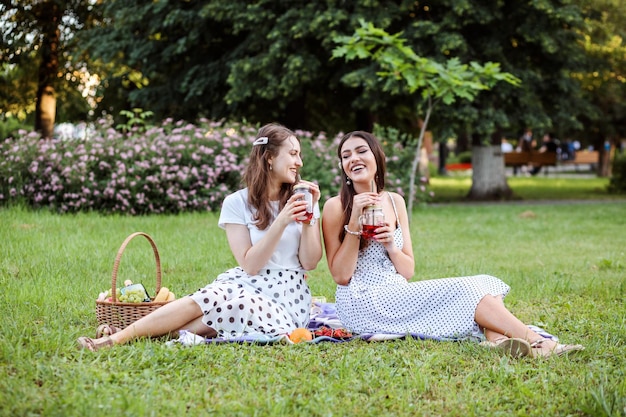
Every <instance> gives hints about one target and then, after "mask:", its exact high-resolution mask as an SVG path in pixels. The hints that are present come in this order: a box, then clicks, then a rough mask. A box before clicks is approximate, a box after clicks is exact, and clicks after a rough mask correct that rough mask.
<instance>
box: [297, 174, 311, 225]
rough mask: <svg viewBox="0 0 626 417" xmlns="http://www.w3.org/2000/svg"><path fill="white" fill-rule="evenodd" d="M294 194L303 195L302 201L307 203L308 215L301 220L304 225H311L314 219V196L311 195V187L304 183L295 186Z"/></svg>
mask: <svg viewBox="0 0 626 417" xmlns="http://www.w3.org/2000/svg"><path fill="white" fill-rule="evenodd" d="M293 193H294V194H302V195H303V196H302V198H301V199H302V200H304V201H306V203H307V204H306V214H305V215H304V216H302V217H300V219H302V220H300V221H301V222H302V223H304V224H309V223H311V219H312V218H313V194H311V190H310V189H309V186H308V185H306V184H304V183H299V184H296V185H294V186H293Z"/></svg>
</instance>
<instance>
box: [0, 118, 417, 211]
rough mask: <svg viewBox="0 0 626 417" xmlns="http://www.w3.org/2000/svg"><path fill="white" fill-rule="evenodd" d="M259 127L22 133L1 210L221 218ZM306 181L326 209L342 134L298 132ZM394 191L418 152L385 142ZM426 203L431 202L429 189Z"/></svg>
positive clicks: (404, 185)
mask: <svg viewBox="0 0 626 417" xmlns="http://www.w3.org/2000/svg"><path fill="white" fill-rule="evenodd" d="M257 129H258V126H251V125H245V124H241V123H232V122H229V123H226V122H212V121H209V120H201V121H200V122H198V123H197V124H189V123H186V122H182V121H179V122H174V121H173V120H171V119H168V120H165V121H163V122H162V123H161V124H160V125H159V126H147V127H146V126H143V127H142V128H141V129H138V128H137V129H130V130H128V131H125V132H124V133H122V132H119V131H118V130H115V129H114V128H113V127H112V121H111V120H110V119H101V120H99V121H98V122H97V123H96V124H95V126H94V129H93V130H92V131H90V135H88V136H86V137H84V138H80V139H78V140H71V139H70V140H68V139H63V138H58V139H49V140H46V139H42V138H41V137H40V136H39V135H38V134H37V133H34V132H26V131H23V130H22V131H20V132H19V134H18V135H16V137H14V138H8V139H6V140H5V141H4V142H2V143H0V203H6V202H9V201H17V200H22V201H25V202H26V203H27V204H28V205H30V206H32V207H48V208H51V209H53V210H56V211H58V212H62V213H65V212H78V211H88V210H94V211H98V212H102V213H126V214H133V215H136V214H147V213H178V212H183V211H203V210H204V211H206V210H219V208H220V206H221V203H222V200H223V199H224V197H225V196H226V195H228V194H229V193H231V192H233V191H235V190H237V189H238V188H240V187H241V173H242V172H243V170H244V168H245V166H246V163H247V158H248V154H249V152H250V146H251V143H252V141H253V139H254V137H255V135H256V132H257ZM296 133H297V135H298V136H299V137H300V138H301V141H302V148H303V149H302V154H303V158H304V161H305V163H304V168H303V171H302V176H303V178H305V179H308V180H312V181H316V182H317V183H318V184H319V185H320V188H321V190H322V204H323V202H324V201H326V200H327V199H328V198H330V197H331V196H332V195H335V194H336V193H337V190H338V188H339V184H340V180H341V179H340V177H339V172H340V170H339V167H338V165H337V161H338V160H337V157H336V146H337V143H338V142H339V140H340V138H341V136H342V134H339V135H337V136H336V137H334V138H331V139H329V138H327V137H326V134H325V133H323V132H321V133H318V134H316V135H314V134H313V133H311V132H305V131H297V132H296ZM381 140H382V141H383V146H384V148H385V151H386V153H387V156H388V163H389V169H388V172H389V177H388V184H389V186H390V189H392V190H395V191H399V192H403V191H404V190H405V189H406V190H408V182H407V181H408V175H409V172H408V168H407V167H410V165H411V160H412V152H413V150H412V149H411V148H410V147H409V148H404V147H403V146H401V145H400V144H399V143H398V142H391V141H388V140H387V139H385V138H384V137H381ZM423 195H427V193H426V190H425V189H424V193H423Z"/></svg>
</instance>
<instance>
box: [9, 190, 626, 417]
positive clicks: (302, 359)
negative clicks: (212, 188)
mask: <svg viewBox="0 0 626 417" xmlns="http://www.w3.org/2000/svg"><path fill="white" fill-rule="evenodd" d="M522 180H523V179H522V178H520V181H522ZM625 215H626V203H625V202H624V200H620V201H613V202H607V201H605V202H592V201H588V202H572V203H569V204H564V203H559V204H554V203H538V202H537V203H533V202H527V203H525V204H523V205H516V204H481V205H436V206H427V207H420V208H419V209H417V210H416V211H415V212H414V214H413V217H412V224H411V229H412V237H413V239H414V251H415V255H416V274H415V277H414V280H421V279H428V278H435V277H446V276H463V275H473V274H482V273H485V274H491V275H495V276H498V277H500V278H502V279H503V280H504V281H505V282H507V283H509V284H510V285H511V287H512V290H511V292H510V294H509V295H508V296H507V299H506V303H507V305H508V306H509V308H510V309H511V310H512V311H513V312H514V313H515V314H516V315H518V316H519V317H520V318H521V319H522V320H524V321H525V322H527V323H532V324H535V325H539V326H542V327H544V328H545V329H546V330H547V331H549V332H551V333H553V334H556V335H557V336H559V337H560V338H561V340H562V341H563V342H566V343H568V342H570V343H581V344H583V345H585V346H586V350H585V351H583V352H580V353H577V354H575V355H572V356H571V357H562V358H550V359H548V360H543V359H530V358H522V359H518V360H512V359H509V358H507V357H502V356H500V355H498V354H497V353H495V352H492V351H488V350H485V349H483V348H481V347H480V346H478V345H477V344H475V343H470V342H459V343H455V342H443V343H442V342H433V341H416V340H400V341H392V342H377V343H369V344H368V343H366V342H350V343H344V344H332V343H320V344H299V345H283V344H280V345H271V346H258V345H243V344H225V345H207V346H196V347H193V348H186V347H181V346H173V347H169V346H166V344H165V343H164V341H163V340H152V341H150V340H142V341H138V342H135V343H132V344H129V345H126V346H120V347H116V348H114V349H112V350H108V351H102V352H98V353H92V352H85V351H79V350H77V349H76V346H75V340H76V338H77V337H78V336H81V335H93V333H94V329H95V327H96V324H97V323H96V317H95V298H96V296H97V294H98V293H99V292H100V291H103V290H104V289H107V288H108V287H110V285H111V270H112V266H113V260H114V258H115V254H116V253H117V250H118V248H119V245H120V244H121V243H122V241H123V240H124V238H125V237H126V236H127V235H129V234H130V233H132V232H134V231H139V230H140V231H144V232H147V233H149V234H150V235H151V236H152V237H153V238H154V240H155V241H156V243H157V246H158V247H159V252H160V255H161V262H162V266H163V285H165V286H167V287H168V288H170V289H171V290H172V291H173V292H175V293H176V294H177V295H183V294H186V293H189V292H191V291H193V290H195V289H196V288H198V287H200V286H202V285H204V284H206V283H207V282H208V281H210V280H211V279H212V278H213V277H215V275H216V274H217V273H219V272H221V271H223V270H225V269H227V268H229V267H231V266H233V262H234V261H233V258H232V256H231V255H230V252H229V250H228V248H227V244H226V238H225V236H224V233H223V231H222V230H221V229H219V228H218V227H217V225H216V223H217V214H216V213H204V214H198V213H196V214H182V215H177V216H144V217H125V216H101V215H98V214H95V213H89V214H78V215H63V216H60V215H54V214H50V213H47V212H45V211H37V212H33V211H29V210H25V209H21V208H19V207H13V208H3V209H0V241H1V242H2V244H1V245H0V256H1V257H0V288H2V293H1V296H0V314H2V318H3V319H2V321H0V332H1V334H2V338H1V339H0V352H1V353H0V355H1V360H0V366H1V367H2V369H1V371H0V372H1V373H2V375H3V378H2V379H1V380H0V415H1V416H34V415H44V416H85V415H92V416H117V415H126V416H152V415H153V416H170V415H190V416H195V415H209V414H214V415H224V416H254V415H258V416H283V415H287V416H299V415H311V416H338V415H354V416H379V415H394V416H415V415H431V416H434V415H452V416H483V415H485V416H486V415H489V416H498V415H502V416H504V415H506V416H509V415H520V416H521V415H524V416H547V415H559V416H565V415H576V416H583V415H589V416H623V415H626V399H625V398H626V375H625V372H626V367H625V359H624V358H625V357H626V346H625V342H626V305H625V302H624V300H625V297H626V280H625V275H626V252H625V248H626V234H625V233H624V230H626V227H625V226H626V216H625ZM119 273H120V279H121V280H123V279H127V278H130V279H133V280H134V281H135V282H142V283H144V284H145V285H146V287H147V288H148V289H149V290H150V291H153V290H154V280H155V263H154V258H153V256H152V251H151V249H150V246H149V244H148V242H147V241H145V240H139V239H138V240H136V241H133V242H132V243H131V244H130V245H129V246H128V248H127V250H126V251H125V253H124V257H123V258H122V262H121V264H120V271H119ZM309 281H310V287H311V289H312V291H313V293H314V294H315V295H322V296H325V297H327V298H328V299H329V300H333V295H334V285H333V282H332V279H331V277H330V275H329V273H328V269H327V267H326V265H325V263H324V261H323V262H322V263H320V265H319V267H318V268H317V269H316V270H314V271H312V272H311V273H310V280H309Z"/></svg>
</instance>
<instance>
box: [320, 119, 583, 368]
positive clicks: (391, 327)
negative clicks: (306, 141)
mask: <svg viewBox="0 0 626 417" xmlns="http://www.w3.org/2000/svg"><path fill="white" fill-rule="evenodd" d="M338 156H339V160H340V162H339V166H340V168H341V169H342V173H343V175H342V176H343V181H342V186H341V190H340V194H339V195H338V196H336V197H333V198H331V199H330V200H328V201H327V202H326V204H325V205H324V213H323V221H322V230H323V235H324V244H325V248H326V258H327V261H328V266H329V269H330V272H331V274H332V276H333V278H334V280H335V282H336V283H337V291H336V307H337V313H338V315H339V318H340V319H341V321H342V323H343V324H344V325H345V326H346V327H348V328H349V329H350V330H352V331H354V332H356V333H402V334H405V333H420V334H423V335H426V336H430V337H435V338H441V339H450V340H452V339H453V340H459V339H465V338H468V337H469V336H471V335H472V334H473V333H475V332H476V330H478V331H479V332H481V333H483V334H484V337H485V338H486V341H485V342H484V344H486V345H487V346H490V347H493V348H498V349H502V350H503V351H505V352H506V353H508V354H511V355H513V356H525V355H532V356H549V355H552V354H562V353H566V352H570V351H575V350H581V349H582V346H580V345H562V344H557V343H556V342H554V341H552V340H548V339H544V338H542V337H541V336H540V335H539V334H537V333H535V332H533V331H532V330H530V329H529V328H528V326H527V325H525V324H524V323H522V322H521V321H520V320H519V319H517V318H516V317H515V316H514V315H513V314H512V313H511V312H509V311H508V310H507V308H506V307H505V306H504V303H503V298H504V296H505V295H506V294H507V293H508V291H509V286H508V285H507V284H505V283H504V282H502V281H501V280H499V279H498V278H495V277H492V276H489V275H477V276H470V277H458V278H444V279H434V280H427V281H418V282H413V283H408V282H407V281H408V280H409V279H410V278H411V277H412V276H413V273H414V267H415V262H414V259H413V248H412V245H411V238H410V232H409V221H408V214H407V211H406V207H405V202H404V199H403V198H402V196H400V195H399V194H397V193H393V192H385V191H383V190H384V185H385V183H384V180H385V173H386V171H385V155H384V153H383V150H382V148H381V146H380V144H379V143H378V140H377V139H376V138H375V137H374V136H373V135H372V134H370V133H367V132H361V131H358V132H352V133H348V134H346V135H345V136H344V137H343V138H342V140H341V142H340V144H339V148H338ZM372 185H374V187H372ZM372 190H375V191H372ZM371 205H377V206H381V207H382V210H383V214H384V218H385V223H384V224H382V225H381V226H380V227H378V228H377V229H376V230H375V235H374V237H373V238H372V239H365V238H362V237H361V233H360V229H361V227H360V223H359V217H360V216H361V215H362V214H363V210H364V208H366V207H367V206H371Z"/></svg>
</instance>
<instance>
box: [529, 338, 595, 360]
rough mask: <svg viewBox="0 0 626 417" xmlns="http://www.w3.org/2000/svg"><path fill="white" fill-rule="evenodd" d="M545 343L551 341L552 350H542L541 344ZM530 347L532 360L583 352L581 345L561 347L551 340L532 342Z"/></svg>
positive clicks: (583, 348)
mask: <svg viewBox="0 0 626 417" xmlns="http://www.w3.org/2000/svg"><path fill="white" fill-rule="evenodd" d="M547 341H551V342H554V343H555V345H554V347H553V348H552V349H549V348H544V347H543V346H542V345H543V343H544V342H547ZM530 347H531V348H532V356H533V358H548V357H550V356H562V355H567V354H568V353H572V352H578V351H581V350H585V347H584V346H583V345H562V344H560V343H557V342H556V341H554V340H551V339H539V340H535V341H534V342H532V343H531V344H530Z"/></svg>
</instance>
